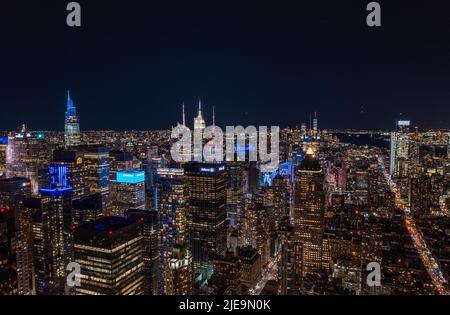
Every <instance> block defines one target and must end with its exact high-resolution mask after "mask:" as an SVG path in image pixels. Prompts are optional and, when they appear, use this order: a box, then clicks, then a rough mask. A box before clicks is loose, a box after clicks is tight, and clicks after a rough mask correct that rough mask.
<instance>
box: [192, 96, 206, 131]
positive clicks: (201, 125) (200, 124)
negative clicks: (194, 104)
mask: <svg viewBox="0 0 450 315" xmlns="http://www.w3.org/2000/svg"><path fill="white" fill-rule="evenodd" d="M205 128H206V123H205V120H204V119H203V116H202V102H201V101H198V116H197V117H195V118H194V130H196V129H201V130H203V129H205Z"/></svg>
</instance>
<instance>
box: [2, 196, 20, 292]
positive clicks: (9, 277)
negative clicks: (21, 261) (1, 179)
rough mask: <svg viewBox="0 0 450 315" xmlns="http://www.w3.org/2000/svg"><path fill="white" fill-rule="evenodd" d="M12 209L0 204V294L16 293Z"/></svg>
mask: <svg viewBox="0 0 450 315" xmlns="http://www.w3.org/2000/svg"><path fill="white" fill-rule="evenodd" d="M15 238H16V225H15V218H14V209H13V208H12V207H10V206H6V205H4V206H0V295H17V293H18V291H17V289H18V285H17V271H16V269H17V263H16V246H15Z"/></svg>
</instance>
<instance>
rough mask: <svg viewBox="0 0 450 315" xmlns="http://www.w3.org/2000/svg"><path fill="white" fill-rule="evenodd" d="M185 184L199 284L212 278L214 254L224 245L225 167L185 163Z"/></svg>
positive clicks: (219, 251) (190, 243)
mask: <svg viewBox="0 0 450 315" xmlns="http://www.w3.org/2000/svg"><path fill="white" fill-rule="evenodd" d="M184 169H185V177H186V181H187V184H188V190H189V199H188V204H189V207H188V234H189V240H188V242H189V245H190V248H191V251H192V255H193V258H194V269H195V272H196V273H199V274H201V276H202V277H201V281H205V280H207V279H209V278H210V277H211V274H212V273H213V259H214V257H215V255H222V254H224V253H225V250H226V246H227V211H226V207H225V203H226V196H225V187H226V184H227V175H226V170H225V165H224V164H209V163H195V162H192V163H188V164H186V165H185V166H184Z"/></svg>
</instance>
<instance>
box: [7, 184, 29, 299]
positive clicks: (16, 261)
mask: <svg viewBox="0 0 450 315" xmlns="http://www.w3.org/2000/svg"><path fill="white" fill-rule="evenodd" d="M30 195H31V182H30V181H29V180H28V179H26V178H8V179H0V213H2V218H3V220H2V221H1V223H0V230H1V231H2V232H0V234H2V235H3V238H2V241H0V242H1V243H2V244H3V246H4V247H2V250H1V252H2V253H0V256H2V255H4V256H3V257H4V258H3V259H2V260H1V262H0V266H1V267H0V269H1V271H0V273H1V275H0V277H2V281H1V282H2V283H3V281H5V282H4V286H3V287H2V290H3V291H8V292H13V293H17V294H20V295H27V294H30V293H31V292H32V281H31V280H32V277H31V273H32V270H31V266H32V263H31V262H30V259H31V244H30V240H29V239H28V237H27V235H29V233H27V231H24V229H25V227H24V226H23V225H22V219H24V217H25V215H24V212H23V210H22V208H23V206H22V204H23V200H24V199H25V198H26V197H29V196H30ZM11 219H13V222H12V223H13V225H11V221H10V220H11ZM11 233H14V239H11V238H9V237H10V236H11ZM11 271H14V274H11ZM0 286H1V285H0ZM14 286H15V287H16V290H13V291H11V290H12V287H14Z"/></svg>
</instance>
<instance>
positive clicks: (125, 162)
mask: <svg viewBox="0 0 450 315" xmlns="http://www.w3.org/2000/svg"><path fill="white" fill-rule="evenodd" d="M109 159H110V160H109V161H110V162H109V198H110V203H111V204H112V205H114V204H115V203H116V202H117V182H116V177H117V172H120V171H126V170H140V168H141V165H140V164H141V163H140V162H139V160H137V159H136V158H135V157H134V156H133V154H132V153H130V152H124V151H119V150H111V151H109Z"/></svg>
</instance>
